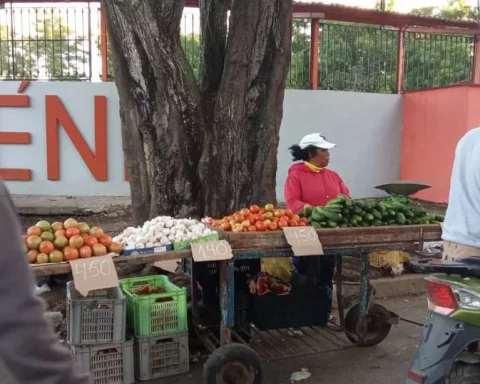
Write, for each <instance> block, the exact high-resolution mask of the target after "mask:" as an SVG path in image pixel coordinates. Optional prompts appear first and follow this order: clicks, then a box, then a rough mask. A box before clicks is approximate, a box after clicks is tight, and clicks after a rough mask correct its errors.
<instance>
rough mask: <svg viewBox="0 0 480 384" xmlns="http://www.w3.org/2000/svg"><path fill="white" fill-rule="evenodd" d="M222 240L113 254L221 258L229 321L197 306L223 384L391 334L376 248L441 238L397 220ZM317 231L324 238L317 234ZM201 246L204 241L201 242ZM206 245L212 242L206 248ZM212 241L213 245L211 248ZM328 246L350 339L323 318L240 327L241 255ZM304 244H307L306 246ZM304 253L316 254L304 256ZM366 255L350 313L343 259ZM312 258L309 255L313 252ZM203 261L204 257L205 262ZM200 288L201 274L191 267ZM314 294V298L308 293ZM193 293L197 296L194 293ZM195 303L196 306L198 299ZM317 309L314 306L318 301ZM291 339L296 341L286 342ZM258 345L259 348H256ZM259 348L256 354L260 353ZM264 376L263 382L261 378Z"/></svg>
mask: <svg viewBox="0 0 480 384" xmlns="http://www.w3.org/2000/svg"><path fill="white" fill-rule="evenodd" d="M216 230H217V231H218V233H219V238H220V240H213V241H210V242H208V243H196V245H193V243H192V245H191V248H187V249H180V250H169V251H166V252H161V253H144V254H137V255H131V256H118V257H114V258H112V260H113V263H115V265H122V264H151V263H155V262H157V261H166V260H177V259H183V260H193V261H195V262H196V263H201V262H202V261H204V262H212V261H215V262H217V263H218V274H219V297H220V300H219V301H220V313H221V321H220V324H219V329H218V330H215V329H210V328H205V327H203V326H202V324H201V319H200V318H199V315H198V312H197V308H196V305H193V320H194V324H195V328H196V331H197V333H198V335H199V336H200V338H201V339H202V340H203V342H204V344H205V345H206V347H207V348H208V349H209V350H210V352H212V355H211V356H210V358H209V360H208V361H207V363H206V364H205V372H204V377H205V378H206V379H205V380H209V381H206V382H208V383H218V382H219V381H216V380H217V379H216V378H218V377H222V380H224V381H225V380H227V378H228V377H232V376H234V377H237V378H238V380H237V381H236V382H238V383H257V382H258V383H260V382H261V363H260V359H259V356H260V357H262V358H264V359H266V360H275V359H280V358H290V357H293V356H298V355H307V354H314V353H320V352H325V351H331V350H336V349H341V348H345V347H347V346H350V345H355V344H356V345H375V344H377V343H379V342H381V341H382V340H383V339H384V338H385V337H386V336H387V334H388V332H389V330H390V328H391V325H392V324H394V323H395V322H396V321H398V317H397V316H395V315H394V314H392V313H391V312H390V311H388V310H387V309H385V308H384V307H382V306H380V305H378V304H376V303H374V302H373V300H372V296H373V292H372V290H371V289H370V285H369V279H368V267H369V261H368V253H369V252H371V251H374V250H378V249H381V250H395V249H400V250H415V249H422V248H423V243H424V242H430V241H438V240H440V238H441V227H440V225H439V224H417V225H390V226H370V227H356V228H331V229H326V228H317V229H314V228H313V227H311V226H302V227H295V228H292V227H290V229H288V230H285V229H284V230H283V231H270V232H238V233H236V232H228V231H223V230H221V229H219V228H216ZM312 233H314V234H315V235H316V236H318V240H317V237H316V236H312ZM199 244H200V245H199ZM201 244H204V246H203V248H202V246H201ZM207 244H208V245H209V246H208V247H206V245H207ZM314 244H315V247H316V246H317V245H318V244H321V247H322V248H323V253H324V254H329V255H336V257H337V273H336V287H337V296H338V306H339V308H338V309H339V326H340V327H341V328H342V329H343V330H344V331H345V334H346V336H347V339H348V340H349V341H350V342H353V344H351V343H349V342H348V340H346V339H344V338H343V337H341V336H340V335H339V334H338V333H337V332H333V331H331V330H329V329H328V328H325V327H324V325H325V321H324V320H325V317H324V316H323V320H322V325H323V326H321V327H318V326H315V324H311V326H303V327H301V332H302V336H301V337H298V334H296V333H295V332H294V330H292V329H288V328H287V329H285V328H284V329H281V330H273V329H265V328H258V327H253V328H251V329H250V330H248V332H245V330H242V329H239V328H238V327H237V326H236V320H235V317H236V315H237V313H238V312H236V308H235V304H236V297H235V294H236V287H235V286H236V279H235V264H236V262H240V261H241V260H252V259H260V260H261V259H268V258H277V257H291V256H293V255H295V254H297V255H298V254H300V253H301V252H302V247H303V250H304V252H305V248H306V249H307V250H308V247H312V246H314ZM299 248H300V249H299ZM304 254H308V251H307V253H304ZM344 256H353V257H359V258H360V259H361V270H360V300H359V303H357V304H355V305H354V306H353V307H352V308H350V310H349V311H348V312H347V314H346V315H345V314H344V312H345V308H343V300H342V284H343V283H342V278H341V277H342V257H344ZM306 257H308V256H306ZM200 260H202V261H200ZM73 264H74V262H73V263H72V262H70V263H56V264H53V263H52V264H33V265H32V266H31V267H32V270H33V273H34V274H35V275H36V276H50V275H56V274H66V273H71V272H72V265H73ZM191 272H192V273H191V279H192V287H195V284H194V281H195V274H194V273H193V269H191ZM307 296H308V295H307ZM192 297H196V296H195V295H192ZM192 304H196V300H193V302H192ZM310 306H311V305H310ZM285 340H287V341H288V342H285ZM254 349H255V350H254ZM255 351H256V352H255ZM254 379H255V380H257V381H254Z"/></svg>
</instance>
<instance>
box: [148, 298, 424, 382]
mask: <svg viewBox="0 0 480 384" xmlns="http://www.w3.org/2000/svg"><path fill="white" fill-rule="evenodd" d="M379 302H380V303H382V304H383V305H385V306H386V307H387V308H389V309H390V310H392V311H394V312H396V313H398V314H400V315H401V316H403V317H406V318H408V319H411V320H415V321H419V322H423V321H425V319H426V317H427V314H428V312H427V310H426V301H425V298H424V297H409V298H400V299H391V300H380V301H379ZM421 330H422V328H421V327H419V326H415V325H411V324H408V323H404V322H402V323H400V325H398V326H396V327H395V328H394V329H392V331H391V334H390V335H389V337H388V338H387V339H386V340H385V341H384V342H383V343H381V344H380V345H378V346H376V347H371V348H351V349H348V350H345V351H339V352H332V353H327V354H322V355H316V356H312V357H308V358H298V359H291V360H287V361H276V362H272V363H266V364H265V365H264V369H265V380H264V382H263V384H290V383H291V382H290V377H291V374H292V373H293V372H296V371H300V370H301V369H302V368H307V369H308V370H309V371H310V372H311V373H312V376H311V378H310V379H308V380H306V381H302V382H301V383H305V384H324V383H325V384H331V383H335V384H351V383H355V384H384V383H386V382H388V383H389V384H400V383H402V380H403V379H404V377H405V374H406V373H407V371H408V368H409V366H410V363H411V360H412V358H413V355H414V354H415V351H416V348H417V345H418V344H417V343H418V340H419V337H420V332H421ZM201 368H202V367H201V364H198V365H196V366H194V367H193V369H192V373H191V375H189V377H178V378H170V379H168V380H159V381H155V382H154V383H155V384H198V383H201ZM387 377H388V380H386V378H387Z"/></svg>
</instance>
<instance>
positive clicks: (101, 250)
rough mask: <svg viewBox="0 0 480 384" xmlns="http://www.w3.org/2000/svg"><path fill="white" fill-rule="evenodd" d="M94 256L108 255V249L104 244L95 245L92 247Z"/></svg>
mask: <svg viewBox="0 0 480 384" xmlns="http://www.w3.org/2000/svg"><path fill="white" fill-rule="evenodd" d="M92 253H93V256H105V255H106V254H107V247H105V246H104V245H103V244H95V245H94V246H93V247H92Z"/></svg>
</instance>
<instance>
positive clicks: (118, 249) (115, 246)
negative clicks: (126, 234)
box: [108, 241, 123, 255]
mask: <svg viewBox="0 0 480 384" xmlns="http://www.w3.org/2000/svg"><path fill="white" fill-rule="evenodd" d="M108 250H109V252H113V253H116V254H118V255H120V254H121V253H122V251H123V245H122V244H120V243H116V242H114V241H113V242H112V244H110V247H108Z"/></svg>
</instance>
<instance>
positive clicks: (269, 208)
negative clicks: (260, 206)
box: [265, 204, 275, 212]
mask: <svg viewBox="0 0 480 384" xmlns="http://www.w3.org/2000/svg"><path fill="white" fill-rule="evenodd" d="M274 209H275V207H274V206H273V204H267V205H265V211H267V212H273V210H274Z"/></svg>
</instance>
